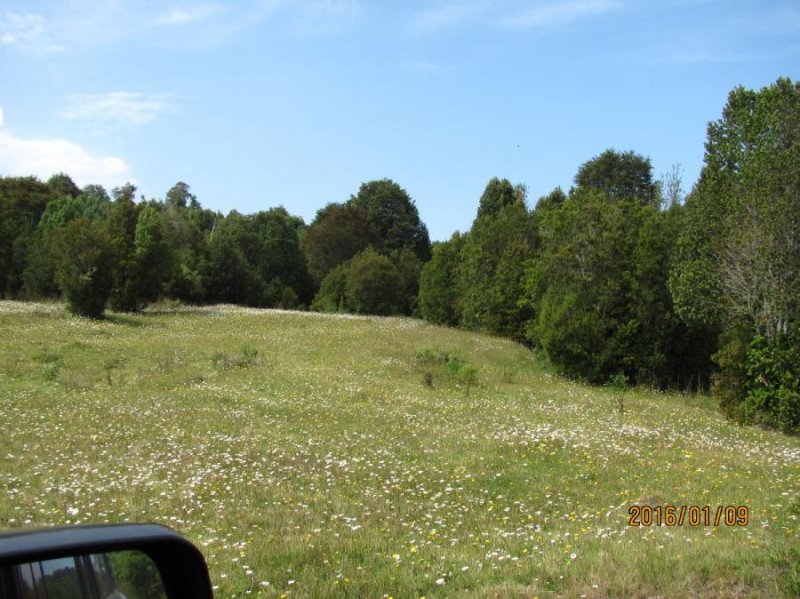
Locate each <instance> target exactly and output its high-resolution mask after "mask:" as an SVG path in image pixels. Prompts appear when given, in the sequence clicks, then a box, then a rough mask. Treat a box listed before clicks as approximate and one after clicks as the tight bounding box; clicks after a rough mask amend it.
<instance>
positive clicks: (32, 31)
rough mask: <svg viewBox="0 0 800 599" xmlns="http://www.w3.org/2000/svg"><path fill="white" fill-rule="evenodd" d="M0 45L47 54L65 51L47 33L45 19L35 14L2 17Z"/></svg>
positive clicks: (12, 14) (0, 18)
mask: <svg viewBox="0 0 800 599" xmlns="http://www.w3.org/2000/svg"><path fill="white" fill-rule="evenodd" d="M0 45H2V46H5V47H7V48H15V49H19V50H23V51H26V52H36V53H47V54H49V53H52V52H59V51H61V50H63V49H64V46H63V45H62V44H60V43H58V42H57V41H56V40H55V39H54V38H53V37H52V36H51V35H50V34H49V32H48V31H47V28H46V22H45V18H44V17H43V16H42V15H40V14H34V13H6V14H4V15H2V16H0Z"/></svg>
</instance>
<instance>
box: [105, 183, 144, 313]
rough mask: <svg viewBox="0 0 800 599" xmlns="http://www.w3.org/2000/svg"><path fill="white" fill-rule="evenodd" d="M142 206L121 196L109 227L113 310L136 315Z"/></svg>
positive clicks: (138, 295) (115, 205) (108, 224)
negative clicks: (140, 207)
mask: <svg viewBox="0 0 800 599" xmlns="http://www.w3.org/2000/svg"><path fill="white" fill-rule="evenodd" d="M138 220H139V207H138V206H137V205H136V204H135V203H134V202H133V199H132V198H131V197H129V196H127V195H122V196H119V197H118V198H117V199H116V201H115V202H114V203H113V205H112V206H111V209H110V210H109V212H108V217H107V223H106V227H107V230H108V234H109V238H110V240H111V251H112V254H113V266H112V273H111V274H112V280H113V285H112V287H111V295H110V297H109V304H110V305H111V308H112V309H113V310H117V311H120V312H133V311H136V310H138V309H139V304H140V300H139V297H140V292H139V276H138V272H137V265H136V256H135V253H136V245H135V239H136V223H137V221H138Z"/></svg>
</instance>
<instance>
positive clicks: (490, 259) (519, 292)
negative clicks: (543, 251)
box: [459, 179, 537, 340]
mask: <svg viewBox="0 0 800 599" xmlns="http://www.w3.org/2000/svg"><path fill="white" fill-rule="evenodd" d="M536 245H537V235H536V225H535V222H534V219H533V216H532V214H531V213H530V212H529V211H528V209H527V206H526V205H525V196H524V188H522V187H514V186H512V185H511V183H510V182H509V181H508V180H505V179H504V180H502V181H500V180H498V179H492V180H491V181H489V183H488V185H487V186H486V190H485V191H484V193H483V196H482V198H481V203H480V206H479V209H478V215H477V217H476V218H475V221H474V222H473V224H472V228H471V229H470V231H469V233H468V234H467V236H466V238H465V240H464V247H463V249H462V251H461V257H462V261H461V266H460V272H459V279H460V283H459V288H460V290H461V292H462V295H463V302H462V306H463V312H462V324H464V325H465V326H467V327H469V328H475V329H482V330H486V331H489V332H492V333H497V334H501V335H507V336H510V337H513V338H515V339H520V340H522V339H524V330H525V326H526V322H527V321H528V319H529V318H530V313H529V310H528V307H527V305H526V304H525V303H524V302H521V300H522V298H523V294H524V292H523V286H522V283H523V279H524V274H525V262H526V261H527V260H529V259H532V258H533V257H534V255H535V252H536Z"/></svg>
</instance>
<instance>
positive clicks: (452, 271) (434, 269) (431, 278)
mask: <svg viewBox="0 0 800 599" xmlns="http://www.w3.org/2000/svg"><path fill="white" fill-rule="evenodd" d="M464 239H465V236H464V235H461V234H459V233H454V234H453V236H452V237H451V238H450V239H449V240H448V241H444V242H439V243H434V245H433V256H432V257H431V260H430V261H429V262H428V263H426V264H425V266H424V267H423V268H422V273H421V274H420V279H419V307H420V313H421V315H422V317H423V318H424V319H425V320H427V321H429V322H432V323H434V324H443V325H448V326H456V325H458V324H459V323H460V322H461V316H462V302H463V298H462V293H461V287H460V281H459V276H458V275H459V266H460V264H461V251H462V249H463V247H464Z"/></svg>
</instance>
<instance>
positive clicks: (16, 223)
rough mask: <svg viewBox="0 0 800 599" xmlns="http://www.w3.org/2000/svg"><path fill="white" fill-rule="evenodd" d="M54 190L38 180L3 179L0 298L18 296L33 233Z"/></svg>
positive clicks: (33, 244) (0, 195)
mask: <svg viewBox="0 0 800 599" xmlns="http://www.w3.org/2000/svg"><path fill="white" fill-rule="evenodd" d="M56 197H57V196H56V195H55V193H54V191H53V189H52V188H51V187H49V186H47V185H46V184H44V183H42V182H41V181H39V180H38V179H36V178H35V177H0V297H10V296H12V295H15V294H17V293H19V291H20V289H21V288H22V285H23V272H24V270H25V268H26V267H27V256H28V252H29V251H31V250H32V249H33V248H35V247H36V245H37V244H36V242H35V240H34V233H35V230H36V227H37V226H38V223H39V220H40V219H41V216H42V214H43V213H44V211H45V209H46V208H47V204H48V203H49V202H50V201H51V200H53V199H55V198H56Z"/></svg>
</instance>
